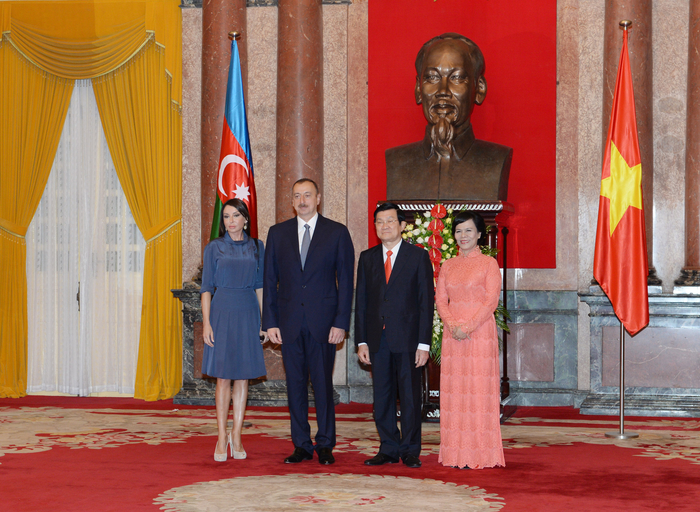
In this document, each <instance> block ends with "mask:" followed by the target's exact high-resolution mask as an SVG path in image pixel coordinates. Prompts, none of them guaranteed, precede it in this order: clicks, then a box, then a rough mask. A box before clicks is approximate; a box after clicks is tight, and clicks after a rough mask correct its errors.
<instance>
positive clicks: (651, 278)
mask: <svg viewBox="0 0 700 512" xmlns="http://www.w3.org/2000/svg"><path fill="white" fill-rule="evenodd" d="M647 285H648V286H661V279H659V276H657V275H656V267H654V266H653V265H652V266H651V267H649V274H648V275H647ZM650 293H651V290H650ZM656 293H661V291H660V290H659V291H658V292H656Z"/></svg>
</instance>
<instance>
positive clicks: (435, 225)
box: [428, 219, 445, 233]
mask: <svg viewBox="0 0 700 512" xmlns="http://www.w3.org/2000/svg"><path fill="white" fill-rule="evenodd" d="M444 227H445V225H444V224H443V223H442V221H441V220H440V219H433V220H431V221H430V224H428V229H429V230H430V231H432V232H433V233H439V232H440V231H442V230H443V229H444Z"/></svg>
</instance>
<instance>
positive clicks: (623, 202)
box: [593, 30, 649, 335]
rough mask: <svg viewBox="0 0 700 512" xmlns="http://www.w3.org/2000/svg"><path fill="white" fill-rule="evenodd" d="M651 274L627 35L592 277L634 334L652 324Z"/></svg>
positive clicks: (607, 147)
mask: <svg viewBox="0 0 700 512" xmlns="http://www.w3.org/2000/svg"><path fill="white" fill-rule="evenodd" d="M647 273H648V263H647V244H646V234H645V229H644V206H643V201H642V163H641V158H640V154H639V139H638V138H637V116H636V114H635V110H634V92H633V90H632V74H631V72H630V63H629V56H628V53H627V30H625V31H624V34H623V40H622V53H621V54H620V64H619V67H618V70H617V82H616V84H615V97H614V98H613V105H612V114H611V115H610V127H609V129H608V138H607V142H606V145H605V157H604V158H603V175H602V179H601V184H600V203H599V207H598V229H597V232H596V242H595V258H594V263H593V276H594V277H595V278H596V280H597V281H598V283H600V286H601V287H602V288H603V291H604V292H605V293H606V294H607V296H608V299H610V302H611V303H612V306H613V309H614V310H615V314H616V315H617V318H618V319H619V320H620V322H622V324H623V325H624V326H625V329H627V331H628V332H629V333H630V334H631V335H635V334H636V333H638V332H639V331H640V330H642V329H643V328H644V327H646V325H647V324H648V323H649V297H648V295H647Z"/></svg>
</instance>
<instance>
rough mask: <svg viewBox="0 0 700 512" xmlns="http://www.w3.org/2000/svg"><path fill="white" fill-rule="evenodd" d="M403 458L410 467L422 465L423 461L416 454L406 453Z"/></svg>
mask: <svg viewBox="0 0 700 512" xmlns="http://www.w3.org/2000/svg"><path fill="white" fill-rule="evenodd" d="M401 458H402V459H403V463H404V464H406V465H407V466H408V467H409V468H419V467H421V461H420V459H419V458H418V457H416V456H415V455H406V456H405V457H401Z"/></svg>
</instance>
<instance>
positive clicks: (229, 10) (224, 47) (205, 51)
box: [201, 0, 248, 251]
mask: <svg viewBox="0 0 700 512" xmlns="http://www.w3.org/2000/svg"><path fill="white" fill-rule="evenodd" d="M245 28H246V0H204V2H203V5H202V174H201V180H202V181H201V183H202V192H201V193H202V251H204V246H205V245H207V243H208V242H209V234H210V232H211V221H212V216H213V215H214V203H215V201H216V196H215V194H216V178H217V173H218V171H219V153H220V152H221V131H222V128H223V123H224V108H225V106H226V82H227V79H228V67H229V63H230V61H231V41H230V40H229V38H228V33H229V32H232V31H237V32H240V33H242V37H241V38H240V39H239V40H238V51H239V54H240V56H241V63H242V66H241V68H242V69H241V71H242V74H243V88H244V89H246V87H247V83H248V80H247V78H248V66H247V63H248V51H247V45H246V39H247V38H246V34H245ZM245 92H246V91H244V93H245ZM246 97H247V95H246Z"/></svg>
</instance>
